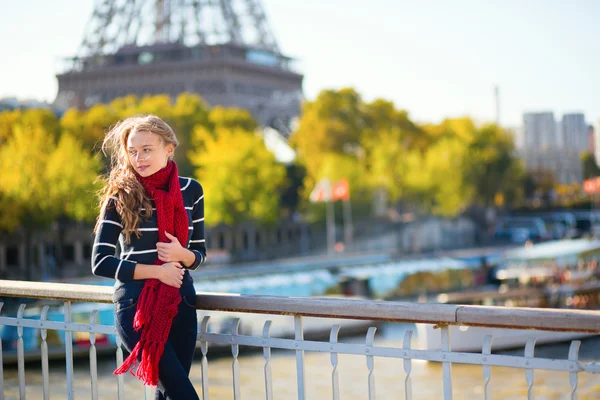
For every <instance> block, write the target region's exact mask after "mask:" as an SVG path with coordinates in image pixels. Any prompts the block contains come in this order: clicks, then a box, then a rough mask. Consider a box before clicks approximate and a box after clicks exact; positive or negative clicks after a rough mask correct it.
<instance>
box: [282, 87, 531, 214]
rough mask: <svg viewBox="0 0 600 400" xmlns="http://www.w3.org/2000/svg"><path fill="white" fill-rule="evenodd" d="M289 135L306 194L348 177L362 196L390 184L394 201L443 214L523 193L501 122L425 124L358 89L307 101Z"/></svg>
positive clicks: (367, 197) (323, 94) (464, 120)
mask: <svg viewBox="0 0 600 400" xmlns="http://www.w3.org/2000/svg"><path fill="white" fill-rule="evenodd" d="M290 142H291V144H292V145H293V147H294V148H295V150H296V151H297V153H298V158H299V162H300V163H301V164H302V165H304V166H305V168H306V171H307V174H306V178H305V180H304V184H305V191H304V193H303V194H304V198H305V200H306V199H307V198H308V194H309V193H310V191H311V189H312V188H313V187H314V185H315V184H316V183H317V182H318V181H319V180H320V179H322V178H328V179H330V180H332V181H335V180H337V179H339V178H342V177H347V178H349V180H350V186H351V191H352V192H357V191H358V192H361V196H360V197H359V199H358V201H359V202H369V201H371V200H372V198H373V196H374V194H375V193H376V192H380V191H384V192H385V193H386V196H385V197H386V198H387V199H388V200H389V201H391V202H392V204H397V203H398V202H402V203H403V204H405V205H409V206H412V208H416V209H418V210H421V211H422V212H427V213H430V212H433V213H436V214H440V215H445V216H454V215H457V214H459V213H460V212H462V210H464V209H465V208H466V207H468V206H469V205H470V204H472V203H479V204H482V205H485V206H490V205H494V204H496V203H497V202H498V200H499V199H502V200H503V201H504V200H510V201H518V200H519V199H520V198H521V197H522V189H521V188H522V185H521V180H522V176H523V171H522V166H521V165H520V163H519V161H518V160H517V159H516V157H515V156H514V145H513V142H512V138H511V136H510V134H509V133H508V132H506V131H504V130H503V129H502V128H500V127H498V126H496V125H490V124H487V125H481V126H479V125H477V124H475V123H474V122H473V121H472V120H471V119H469V118H466V117H465V118H457V119H447V120H444V121H443V122H442V123H440V124H428V125H422V126H419V125H417V124H415V123H414V122H412V121H411V120H410V118H409V116H408V113H407V112H406V111H404V110H398V109H396V107H395V106H394V104H393V103H392V102H389V101H386V100H383V99H376V100H374V101H372V102H370V103H367V102H364V101H363V100H362V99H361V97H360V95H359V94H358V93H356V92H355V91H354V90H352V89H342V90H339V91H334V90H325V91H322V92H321V93H320V94H319V96H318V97H317V98H316V99H315V100H314V101H312V102H307V103H305V105H304V108H303V114H302V116H301V118H300V122H299V126H298V129H297V131H296V132H294V134H293V135H292V138H291V141H290ZM356 197H357V196H353V202H354V201H356V200H355V199H356ZM308 208H309V209H310V207H308Z"/></svg>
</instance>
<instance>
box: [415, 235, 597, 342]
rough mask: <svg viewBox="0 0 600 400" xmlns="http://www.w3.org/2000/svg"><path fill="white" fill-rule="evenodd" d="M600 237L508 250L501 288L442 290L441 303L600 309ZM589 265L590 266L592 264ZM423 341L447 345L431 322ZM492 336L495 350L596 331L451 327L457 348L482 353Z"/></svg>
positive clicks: (420, 328)
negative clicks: (598, 239)
mask: <svg viewBox="0 0 600 400" xmlns="http://www.w3.org/2000/svg"><path fill="white" fill-rule="evenodd" d="M599 256H600V241H597V240H587V239H581V240H564V241H557V242H547V243H543V244H539V245H534V246H526V247H524V248H521V249H518V250H512V251H509V252H507V253H506V254H505V257H504V262H503V265H502V267H501V268H499V269H498V270H496V279H497V280H498V282H501V284H500V286H499V287H490V286H488V287H485V288H481V289H478V290H470V291H463V292H456V293H442V294H440V295H438V296H437V298H436V302H437V303H445V304H459V305H486V306H492V305H495V306H509V307H538V308H559V309H560V308H565V309H588V310H590V309H591V310H596V309H600V268H599V267H598V263H597V259H598V257H599ZM588 262H589V264H586V263H588ZM417 335H418V339H419V345H420V346H421V348H423V349H430V350H439V349H441V331H440V329H434V328H433V325H430V324H417ZM487 335H491V336H492V337H493V339H492V351H494V350H505V349H514V348H522V347H524V346H525V344H526V343H527V340H528V339H529V338H532V337H533V338H535V339H536V341H535V343H536V344H547V343H559V342H566V341H570V340H574V339H581V338H585V337H590V336H596V334H586V333H578V332H552V331H538V330H527V329H501V328H489V327H467V326H450V349H451V350H452V351H461V352H462V351H464V352H481V351H482V347H483V343H484V338H485V337H486V336H487Z"/></svg>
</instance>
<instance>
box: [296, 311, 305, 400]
mask: <svg viewBox="0 0 600 400" xmlns="http://www.w3.org/2000/svg"><path fill="white" fill-rule="evenodd" d="M294 331H295V332H294V339H295V340H296V343H295V344H294V347H296V349H297V350H296V375H297V377H298V378H297V380H298V400H304V393H306V386H305V383H304V377H305V374H304V350H301V349H300V343H301V342H302V341H304V327H303V323H302V317H301V316H300V315H294Z"/></svg>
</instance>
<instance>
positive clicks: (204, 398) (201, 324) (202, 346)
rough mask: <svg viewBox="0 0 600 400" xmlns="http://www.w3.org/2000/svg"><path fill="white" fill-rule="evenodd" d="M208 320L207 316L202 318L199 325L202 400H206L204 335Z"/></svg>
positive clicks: (206, 348) (206, 380) (205, 346)
mask: <svg viewBox="0 0 600 400" xmlns="http://www.w3.org/2000/svg"><path fill="white" fill-rule="evenodd" d="M209 320H210V317H209V316H205V317H204V318H202V323H200V351H201V352H202V361H201V364H200V365H201V368H202V400H208V399H209V396H208V359H207V358H206V355H207V354H208V341H207V339H206V335H208V321H209Z"/></svg>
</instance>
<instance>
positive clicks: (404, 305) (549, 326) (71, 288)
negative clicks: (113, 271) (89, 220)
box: [0, 280, 600, 333]
mask: <svg viewBox="0 0 600 400" xmlns="http://www.w3.org/2000/svg"><path fill="white" fill-rule="evenodd" d="M112 292H113V288H112V287H110V286H97V285H79V284H66V283H48V282H25V281H7V280H0V296H8V297H24V298H37V299H52V300H63V301H74V302H94V303H110V302H111V301H112V300H111V299H112ZM196 306H197V307H198V309H199V310H206V311H232V312H240V313H256V314H278V315H302V316H311V317H321V318H347V319H362V320H372V321H390V322H416V323H418V322H422V323H430V324H436V325H445V324H448V325H466V326H489V327H498V328H508V329H539V330H550V331H573V332H591V333H600V311H585V310H567V309H540V308H517V307H515V308H512V307H499V306H492V307H485V306H470V305H452V304H419V303H410V302H396V301H377V300H366V299H348V298H322V297H279V296H261V295H239V294H227V293H198V294H197V296H196Z"/></svg>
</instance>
